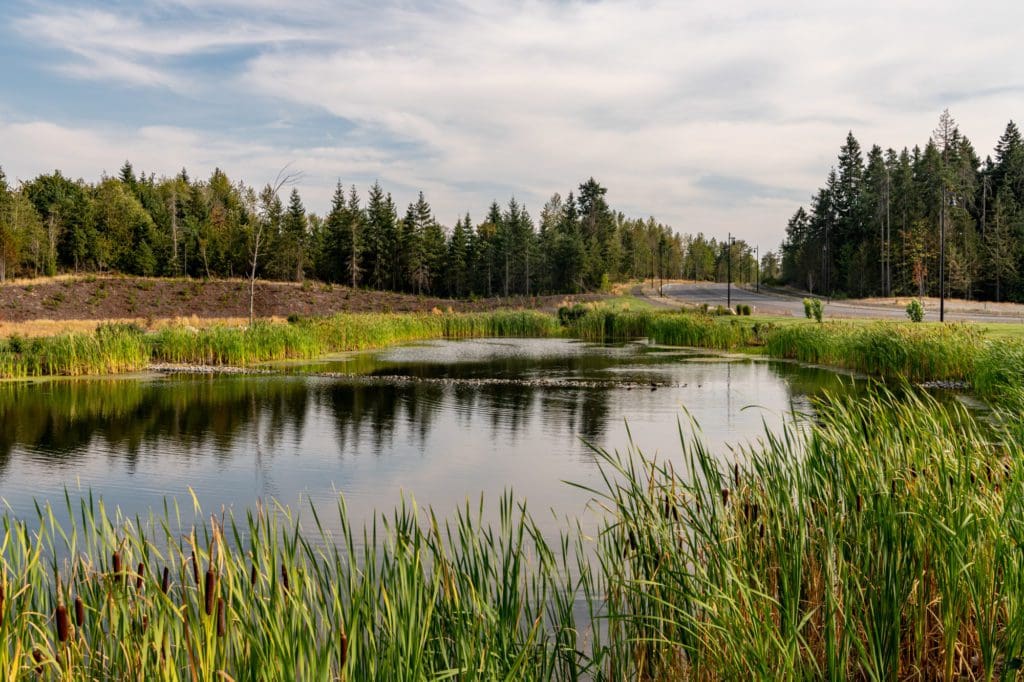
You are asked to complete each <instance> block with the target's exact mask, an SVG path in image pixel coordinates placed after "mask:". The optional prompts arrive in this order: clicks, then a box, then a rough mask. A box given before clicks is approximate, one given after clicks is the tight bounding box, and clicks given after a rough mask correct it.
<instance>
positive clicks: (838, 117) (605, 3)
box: [0, 0, 1024, 246]
mask: <svg viewBox="0 0 1024 682" xmlns="http://www.w3.org/2000/svg"><path fill="white" fill-rule="evenodd" d="M987 5H988V6H986V7H985V8H984V9H981V8H977V7H968V6H966V5H964V6H950V7H948V8H945V9H943V8H936V7H934V6H933V5H927V4H925V3H923V2H918V1H915V2H910V3H898V4H895V3H888V2H884V1H883V0H869V1H868V2H867V4H866V5H865V4H861V5H840V6H835V5H831V4H821V3H805V2H803V1H802V0H789V1H787V2H783V3H774V4H772V5H770V6H764V7H762V8H757V7H754V6H752V5H751V4H750V3H748V2H742V1H740V0H726V1H725V2H721V3H716V4H715V5H709V4H707V3H679V2H675V1H671V0H642V1H641V2H624V1H620V0H595V1H583V0H568V1H557V2H556V1H551V2H548V1H545V0H514V1H513V2H499V1H497V0H478V1H474V2H468V0H463V1H457V2H441V1H439V0H438V1H433V0H427V1H425V2H413V3H410V2H408V1H406V0H393V1H385V2H370V1H369V0H359V1H356V2H347V3H336V2H330V1H329V0H299V1H297V2H292V3H287V5H285V4H282V3H278V2H276V1H272V0H244V1H243V0H203V1H200V0H173V1H171V2H156V0H150V1H146V2H138V3H128V2H122V3H119V4H116V5H114V6H110V5H107V4H100V3H98V2H96V3H90V2H84V3H78V4H75V5H73V6H72V5H67V4H65V3H60V2H55V1H54V2H50V1H48V0H32V2H31V3H30V4H28V5H25V6H24V7H25V9H24V11H23V12H21V13H19V14H17V15H16V16H15V18H14V20H13V23H12V26H13V27H14V30H15V31H16V32H17V33H18V34H19V35H21V36H22V37H23V38H28V37H32V38H33V40H34V41H35V42H36V43H37V44H43V45H47V46H49V50H50V51H51V52H52V54H53V57H54V61H52V62H51V63H52V64H54V68H56V69H57V70H58V72H59V74H60V75H61V77H64V78H73V79H76V80H84V79H88V80H91V81H100V82H102V83H109V84H111V85H114V86H116V87H119V88H125V87H127V88H141V89H142V90H143V91H144V90H145V89H156V90H165V91H170V92H172V93H177V94H178V96H180V103H179V105H178V106H177V108H176V107H174V106H171V107H168V108H167V109H166V111H165V112H164V111H161V112H148V113H149V114H150V118H149V119H147V120H152V118H153V117H154V116H156V117H157V118H160V116H159V115H162V116H163V119H162V120H163V121H164V123H166V126H164V127H161V128H157V129H153V128H146V129H142V128H141V127H140V126H137V125H135V126H133V125H132V121H131V120H130V119H127V120H125V119H118V120H113V119H112V120H111V121H110V122H109V123H103V122H100V123H93V124H91V125H92V127H91V128H90V127H81V126H78V125H75V124H74V122H73V121H72V122H68V121H64V122H62V123H61V126H59V128H60V130H63V131H65V132H63V133H61V134H66V135H70V136H72V137H74V138H75V139H76V140H77V141H78V143H79V144H81V145H83V147H82V148H81V149H80V150H78V151H74V150H72V151H68V148H66V147H65V148H63V149H62V148H58V147H55V146H53V145H48V144H46V140H45V139H41V140H40V144H42V145H43V146H42V147H40V149H39V151H37V152H36V154H35V156H34V157H33V156H32V155H31V153H30V152H29V151H28V150H25V151H24V152H15V151H12V150H13V149H22V147H9V146H8V144H7V142H6V140H4V139H3V138H0V149H3V150H4V155H5V157H6V158H7V159H11V160H10V161H7V160H5V163H7V164H8V165H10V164H11V163H14V164H15V165H19V166H21V165H23V164H26V163H30V164H34V163H36V161H35V160H34V159H35V157H38V156H39V154H40V153H46V154H51V155H52V156H51V157H50V158H48V159H47V165H54V166H63V165H67V164H69V163H71V161H69V159H68V157H69V156H71V157H76V155H77V156H78V157H81V159H82V161H84V160H85V157H89V158H90V159H91V161H90V162H93V163H96V162H97V159H101V158H106V157H105V156H104V154H110V153H111V152H110V151H109V150H107V149H104V147H103V146H104V145H106V144H110V145H112V147H113V148H114V150H116V151H115V152H114V154H115V155H116V157H117V158H116V159H114V160H112V161H109V162H105V163H112V164H116V163H119V162H120V159H121V157H124V156H131V157H132V158H139V159H140V160H141V159H146V160H148V161H149V163H147V164H146V165H147V166H148V167H150V168H153V169H156V170H158V171H161V170H162V171H165V172H173V171H174V170H176V168H177V167H178V166H180V165H189V166H195V165H198V166H202V165H204V164H208V163H211V162H213V163H221V164H222V165H225V164H227V163H229V162H230V163H232V164H234V165H235V166H236V167H237V173H238V174H239V175H242V176H244V177H245V178H246V179H249V180H251V181H253V182H258V181H259V177H261V176H260V173H266V172H269V169H271V168H273V164H275V163H278V162H281V161H283V160H295V161H296V163H297V164H302V165H303V170H305V171H306V184H307V185H308V186H307V187H306V188H305V193H306V194H307V195H308V197H309V198H310V203H313V204H314V207H316V208H321V209H322V208H323V207H324V206H325V205H326V201H327V197H328V196H329V193H330V188H331V186H332V185H333V183H334V181H335V179H336V178H337V177H338V176H341V177H343V178H345V179H352V180H357V181H363V180H372V179H373V178H377V177H379V178H380V179H381V180H382V181H383V182H384V183H385V184H388V185H389V186H392V187H394V188H396V190H397V191H398V192H399V193H403V192H408V193H409V194H411V193H412V191H413V190H415V189H418V188H422V189H424V190H426V191H427V192H428V195H429V197H430V199H431V200H432V202H433V203H434V205H435V206H436V207H437V208H439V209H440V211H441V212H442V217H445V218H446V219H449V218H450V219H453V218H454V216H455V215H457V214H459V213H461V212H462V211H465V210H467V209H476V210H480V207H482V206H484V205H486V203H487V202H488V201H489V200H490V199H492V198H494V197H492V196H490V195H489V194H488V191H490V190H489V188H491V189H492V188H495V187H512V188H517V189H516V193H517V195H518V196H519V197H520V198H521V199H524V200H526V201H527V202H528V203H530V204H531V205H533V206H537V205H539V203H540V202H542V201H543V200H544V198H546V196H547V195H548V194H549V193H550V192H552V191H555V190H560V191H563V192H564V191H565V190H566V189H568V187H567V185H569V184H570V183H573V182H578V181H580V180H582V179H584V178H586V177H588V176H590V175H594V176H596V177H598V178H599V179H600V180H602V181H603V182H604V183H605V184H607V185H608V186H609V187H610V189H611V195H610V199H611V200H612V201H613V203H615V205H616V206H619V207H622V208H624V209H627V210H629V211H630V212H632V213H635V214H648V213H652V214H655V215H657V216H659V217H661V218H663V219H665V220H668V221H669V222H671V223H673V224H674V225H675V226H676V227H677V228H679V229H681V230H688V231H697V230H704V231H706V232H711V233H716V234H717V233H723V234H724V232H725V231H727V230H730V229H732V230H733V231H737V230H739V229H743V230H747V231H749V232H750V233H751V234H750V238H751V239H757V240H759V241H762V243H764V244H765V245H766V246H768V245H771V244H773V243H777V241H778V240H779V238H780V237H781V235H782V228H783V225H784V223H785V220H786V218H787V217H788V214H789V213H790V212H792V211H793V210H795V208H796V206H797V204H798V203H799V202H800V200H801V199H803V198H805V197H807V196H809V195H810V193H811V192H812V191H813V189H814V187H815V186H816V184H818V183H819V182H820V181H821V179H822V177H823V176H824V174H825V172H826V171H827V169H828V166H829V165H830V164H832V163H833V162H834V157H835V153H836V150H837V148H838V146H839V144H841V142H842V140H843V138H844V137H845V134H846V132H847V130H848V129H851V128H853V129H854V132H855V133H856V134H857V135H858V136H859V137H860V138H861V140H862V141H863V142H865V143H871V142H876V141H877V142H879V143H880V144H883V145H903V144H913V143H915V142H923V140H924V139H925V138H926V136H927V134H928V131H929V130H930V129H931V127H932V126H933V124H934V119H935V118H936V117H937V115H938V112H939V110H941V108H942V107H943V106H945V105H946V104H949V105H951V106H954V114H955V115H956V116H957V117H958V119H959V120H960V123H961V127H962V129H963V130H964V131H965V132H966V133H967V134H968V135H969V136H971V137H972V139H974V140H975V142H976V145H977V146H978V147H979V148H982V149H984V148H986V147H988V146H990V145H991V144H992V143H993V141H994V140H995V137H996V136H997V135H998V134H999V132H1000V130H1001V128H1002V126H1003V125H1005V123H1006V120H1007V119H1008V118H1010V117H1012V116H1018V117H1019V116H1021V111H1022V110H1024V92H1022V90H1021V87H1020V83H1021V82H1020V78H1019V75H1018V74H1017V72H1016V71H1017V70H1016V63H1017V52H1018V50H1019V47H1018V40H1017V37H1016V35H1015V32H1014V31H1012V30H1009V29H1002V28H1001V27H1013V26H1019V25H1022V24H1024V4H1021V3H998V2H993V3H987ZM224 101H230V102H231V103H232V106H233V107H235V108H236V109H237V110H238V111H245V112H246V113H247V114H248V115H249V116H250V117H253V116H257V115H261V116H262V117H263V120H264V124H263V125H262V127H261V126H259V125H255V126H253V125H250V126H249V127H248V128H247V133H246V134H245V135H242V134H241V133H240V132H239V131H237V130H235V129H234V128H233V123H234V122H233V121H232V120H224V121H223V122H222V123H221V124H219V125H218V124H216V123H214V124H211V125H209V126H208V127H204V128H202V129H198V130H193V131H182V130H181V128H180V126H178V124H177V121H176V116H177V115H181V114H182V112H186V111H192V110H194V109H195V108H196V107H204V106H212V103H213V102H217V103H221V102H224ZM71 106H72V103H69V108H70V107H71ZM20 113H21V118H20V119H13V118H12V119H11V120H18V121H20V122H19V123H17V124H11V123H9V124H8V125H7V126H6V128H4V129H0V135H3V134H6V135H10V134H11V130H12V128H11V126H12V125H36V126H40V125H45V124H46V123H45V122H43V121H39V120H38V117H36V116H34V115H33V112H32V111H22V112H20ZM325 118H326V119H328V120H330V121H333V122H335V123H336V125H333V126H324V125H323V121H324V120H325ZM97 126H99V127H98V128H97ZM326 128H330V129H329V130H328V129H326ZM3 131H6V133H4V132H3ZM115 131H116V132H115ZM171 131H175V132H174V134H173V135H172V134H171ZM22 132H24V131H22ZM186 134H187V135H191V136H192V137H190V138H188V137H184V138H182V137H175V136H176V135H186ZM58 136H59V135H58ZM43 137H45V136H43ZM68 142H69V143H70V140H68ZM168 144H171V146H167V145H168ZM23 153H24V156H22V154H23ZM214 154H220V155H222V156H223V158H224V159H225V161H223V162H218V161H216V160H213V159H212V156H213V155H214ZM30 159H31V160H30ZM103 167H108V166H103ZM81 172H83V173H87V172H88V171H87V170H85V169H83V171H81ZM409 198H411V196H410V197H409ZM497 198H499V199H500V198H502V197H497ZM317 201H322V202H323V203H322V204H320V205H319V206H317V205H316V202H317Z"/></svg>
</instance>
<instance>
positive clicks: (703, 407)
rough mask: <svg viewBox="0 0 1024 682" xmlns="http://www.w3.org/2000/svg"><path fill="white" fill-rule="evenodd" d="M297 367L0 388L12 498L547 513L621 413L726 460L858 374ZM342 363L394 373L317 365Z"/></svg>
mask: <svg viewBox="0 0 1024 682" xmlns="http://www.w3.org/2000/svg"><path fill="white" fill-rule="evenodd" d="M282 369H283V370H284V371H286V372H289V374H288V375H285V376H248V377H242V376H216V377H207V376H156V375H146V376H139V377H130V378H124V377H122V378H105V379H89V380H69V381H40V382H28V383H25V382H22V383H3V384H0V497H2V498H3V499H4V500H5V502H6V504H7V505H9V507H10V508H11V509H12V510H13V512H14V513H15V514H16V515H19V516H26V517H29V516H33V515H34V511H33V510H34V507H33V500H50V501H52V502H54V503H57V502H61V503H62V502H63V497H64V490H65V488H67V489H68V490H69V491H70V493H71V494H72V496H77V495H80V494H84V493H87V492H88V491H92V493H93V494H94V495H97V496H102V497H103V498H104V499H105V500H106V502H107V505H108V506H109V507H111V508H112V507H119V508H120V509H121V510H122V511H123V512H125V513H128V514H131V515H134V514H136V513H141V514H144V513H145V512H146V511H147V510H148V509H150V508H160V507H161V506H162V504H163V501H164V499H165V498H177V499H178V501H179V502H180V503H182V505H183V506H184V507H187V508H189V509H190V508H191V497H190V494H189V489H190V488H191V489H192V490H193V491H194V492H195V495H196V497H197V498H198V500H199V501H200V503H201V504H202V506H203V509H204V510H205V511H206V512H207V513H210V512H215V511H218V510H220V509H221V507H229V508H234V509H235V510H236V511H238V510H241V509H244V508H245V507H247V506H251V505H252V504H253V503H254V502H255V501H256V500H257V499H260V498H262V499H269V498H274V499H277V500H279V501H280V502H282V503H284V504H287V505H290V506H292V507H293V508H294V507H296V506H297V505H300V504H304V503H305V502H306V501H309V500H312V501H313V502H314V503H316V504H317V505H318V506H324V507H330V508H333V506H334V505H335V503H336V500H337V494H338V493H339V492H340V493H343V494H344V495H345V498H346V501H347V504H348V506H349V509H350V511H351V513H352V516H353V517H354V518H356V519H366V518H368V517H369V516H370V515H371V514H372V510H373V509H377V510H380V511H386V510H390V509H391V508H393V507H394V506H395V505H396V504H397V503H398V502H399V501H400V499H401V496H402V495H403V494H405V495H407V496H413V497H415V499H416V501H417V502H418V503H419V504H420V505H421V506H425V505H432V506H434V507H435V508H436V509H437V510H438V512H439V513H442V514H447V513H449V512H451V511H452V510H453V509H454V508H455V507H456V506H457V505H459V504H460V503H464V502H465V501H466V500H467V499H468V500H471V501H473V502H474V503H475V502H476V501H478V500H479V497H480V495H481V493H483V494H484V495H485V496H486V498H487V499H488V500H491V501H492V502H495V503H496V502H497V498H498V496H499V495H500V494H501V493H502V492H503V491H505V490H507V489H510V488H511V489H513V490H514V492H515V493H516V494H517V496H519V497H522V498H525V499H526V500H527V502H528V505H529V507H530V509H531V510H532V511H533V513H534V514H535V515H537V516H538V517H547V518H548V519H552V517H551V516H550V514H547V513H546V512H547V510H549V509H554V510H556V512H557V513H558V514H560V515H566V514H577V513H579V512H580V511H582V510H583V507H584V504H585V501H586V496H585V494H584V493H582V492H580V491H578V490H576V489H574V488H572V487H570V486H568V485H566V484H565V483H564V482H563V481H566V480H570V481H574V482H578V483H582V484H587V485H596V484H597V483H598V481H599V477H598V470H597V466H596V460H595V457H594V455H593V453H592V451H591V450H590V449H589V447H588V446H587V445H586V444H585V442H584V441H586V442H589V443H592V444H594V445H596V446H599V447H605V448H608V449H616V448H618V449H623V448H625V447H626V446H627V443H628V438H627V430H626V422H628V425H629V430H630V431H631V433H632V437H633V441H634V442H635V444H636V445H637V446H638V447H639V448H641V449H642V450H643V451H645V452H647V453H652V454H653V453H659V454H660V455H662V456H666V457H672V456H678V453H679V436H678V431H677V420H678V419H680V418H683V419H685V417H684V408H685V409H686V410H688V411H689V412H690V413H691V414H692V415H693V417H695V418H696V419H697V421H698V422H699V423H700V425H701V427H702V428H703V431H704V433H705V435H706V438H707V440H708V442H709V443H710V444H712V445H713V446H714V447H715V448H717V449H718V450H719V451H721V452H722V453H723V456H724V457H728V451H727V447H726V445H727V444H728V443H736V442H740V441H746V440H748V439H752V438H756V437H757V436H758V435H760V434H761V433H763V426H762V420H767V421H768V423H769V424H778V423H780V421H781V420H782V419H783V418H784V415H785V413H787V412H789V411H790V410H791V409H798V410H805V409H807V408H808V400H809V396H811V395H813V394H815V393H818V392H820V391H822V390H824V389H832V390H843V389H844V387H845V388H848V387H849V386H850V379H848V378H841V377H839V376H838V375H835V374H833V373H830V372H827V371H824V370H818V369H809V368H803V367H799V366H797V365H793V364H786V363H779V362H772V361H763V360H752V359H726V358H722V357H713V356H712V357H709V356H702V355H699V354H695V353H691V352H685V351H679V350H671V349H657V348H650V347H646V346H642V345H636V344H628V345H625V346H617V347H605V346H595V345H590V344H583V343H578V342H571V341H563V340H480V341H463V342H437V343H429V344H423V345H415V346H406V347H400V348H394V349H390V350H387V351H383V352H379V353H368V354H360V355H355V356H351V357H348V358H343V359H338V360H334V361H331V362H321V363H316V364H308V365H301V366H300V365H289V366H284V367H282ZM327 371H330V372H355V373H360V374H362V375H370V376H378V377H382V378H381V379H379V380H378V381H375V382H366V381H361V382H353V381H350V380H346V379H339V378H328V377H323V376H312V375H310V374H309V373H310V372H321V373H322V372H327ZM388 377H415V378H417V379H419V380H417V381H408V380H392V379H390V378H388ZM494 380H501V381H498V382H495V381H494ZM520 382H521V383H520ZM536 382H540V383H541V384H542V385H539V386H538V385H533V383H536ZM590 383H596V384H599V385H598V386H592V385H590ZM652 383H653V384H655V385H656V389H655V390H652V388H651V384H652ZM744 408H752V409H744ZM552 523H554V522H553V521H552Z"/></svg>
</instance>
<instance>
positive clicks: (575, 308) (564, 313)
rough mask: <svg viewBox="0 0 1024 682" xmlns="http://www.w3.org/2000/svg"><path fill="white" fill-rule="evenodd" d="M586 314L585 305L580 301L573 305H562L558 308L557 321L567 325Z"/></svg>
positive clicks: (564, 325)
mask: <svg viewBox="0 0 1024 682" xmlns="http://www.w3.org/2000/svg"><path fill="white" fill-rule="evenodd" d="M586 314H587V306H585V305H583V304H582V303H576V304H575V305H571V306H569V305H563V306H562V307H561V308H559V309H558V322H559V323H560V324H561V325H562V326H563V327H568V326H569V325H571V324H572V323H573V322H575V321H576V320H578V319H580V318H581V317H583V316H584V315H586Z"/></svg>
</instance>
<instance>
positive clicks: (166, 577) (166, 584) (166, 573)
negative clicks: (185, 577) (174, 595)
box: [160, 566, 171, 594]
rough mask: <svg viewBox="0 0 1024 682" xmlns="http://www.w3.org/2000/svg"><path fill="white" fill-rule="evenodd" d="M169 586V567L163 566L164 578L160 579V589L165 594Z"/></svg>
mask: <svg viewBox="0 0 1024 682" xmlns="http://www.w3.org/2000/svg"><path fill="white" fill-rule="evenodd" d="M170 588H171V569H169V568H168V567H167V566H164V578H163V580H161V581H160V591H161V592H163V593H164V594H167V590H169V589H170Z"/></svg>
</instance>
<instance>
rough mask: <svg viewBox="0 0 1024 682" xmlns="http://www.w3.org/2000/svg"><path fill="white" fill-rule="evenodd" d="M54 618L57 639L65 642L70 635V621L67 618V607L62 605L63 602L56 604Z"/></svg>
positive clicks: (62, 642)
mask: <svg viewBox="0 0 1024 682" xmlns="http://www.w3.org/2000/svg"><path fill="white" fill-rule="evenodd" d="M55 619H56V621H57V641H58V642H60V643H61V644H66V643H67V641H68V638H69V637H70V636H71V622H70V620H69V619H68V609H67V607H66V606H64V602H59V603H58V604H57V613H56V615H55Z"/></svg>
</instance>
